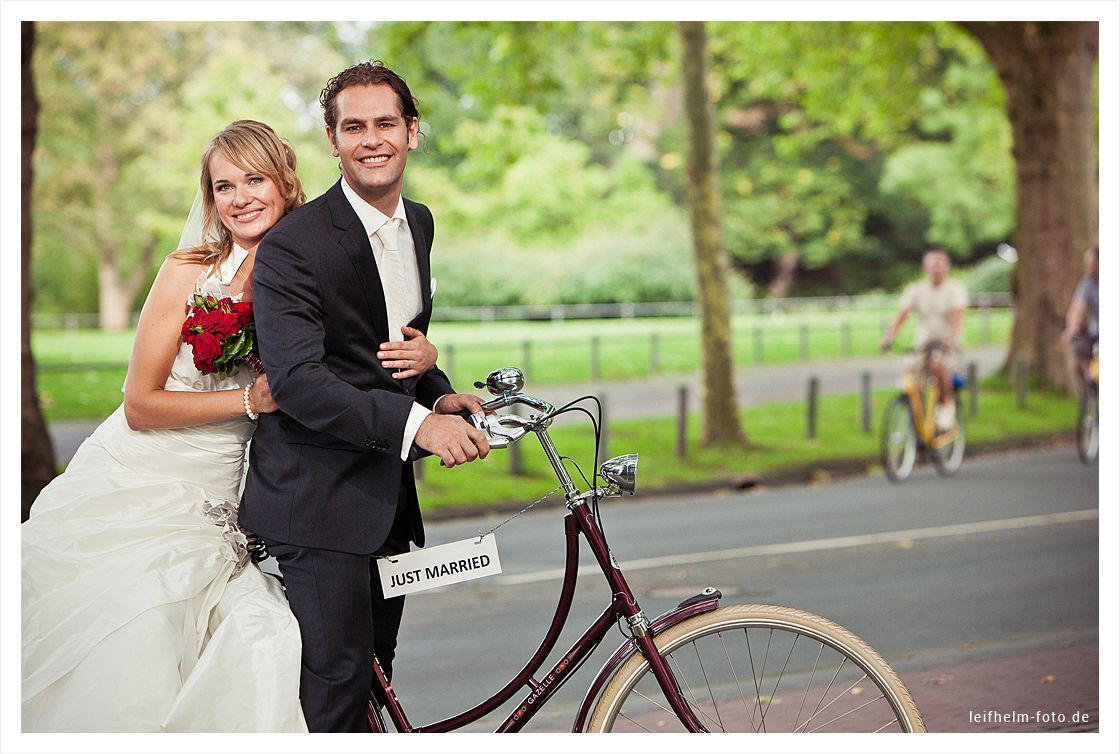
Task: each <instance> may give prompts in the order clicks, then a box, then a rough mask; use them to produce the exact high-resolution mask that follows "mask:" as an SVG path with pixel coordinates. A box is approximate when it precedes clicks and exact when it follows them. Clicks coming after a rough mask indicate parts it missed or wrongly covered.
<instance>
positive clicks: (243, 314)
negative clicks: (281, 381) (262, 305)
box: [182, 293, 264, 377]
mask: <svg viewBox="0 0 1120 754" xmlns="http://www.w3.org/2000/svg"><path fill="white" fill-rule="evenodd" d="M190 303H191V312H190V315H189V316H188V317H187V319H186V321H185V322H183V329H182V335H183V342H184V343H189V344H190V345H191V348H192V349H193V350H194V365H195V367H196V368H197V369H198V371H200V372H202V373H203V374H215V373H217V374H218V376H219V377H228V376H229V375H231V374H232V373H233V370H234V369H236V368H237V366H238V365H239V364H241V363H242V362H245V363H247V364H248V365H249V366H250V367H252V368H253V369H255V370H256V371H257V372H258V373H259V372H263V371H264V368H263V365H262V364H261V361H260V359H259V358H258V357H257V354H256V345H257V338H256V329H255V328H254V327H253V304H252V303H251V302H248V301H246V302H244V303H242V302H235V301H234V300H233V299H232V298H230V297H228V296H226V297H224V298H218V297H216V296H203V295H202V294H200V293H196V294H195V295H194V296H193V297H192V298H191V302H190Z"/></svg>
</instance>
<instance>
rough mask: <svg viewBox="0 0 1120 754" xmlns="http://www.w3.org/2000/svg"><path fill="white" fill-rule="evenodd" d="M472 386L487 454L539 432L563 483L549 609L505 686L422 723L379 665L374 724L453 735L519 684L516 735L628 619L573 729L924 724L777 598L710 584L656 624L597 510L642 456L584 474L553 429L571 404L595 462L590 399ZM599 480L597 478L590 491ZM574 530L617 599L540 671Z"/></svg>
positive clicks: (561, 611)
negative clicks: (740, 599)
mask: <svg viewBox="0 0 1120 754" xmlns="http://www.w3.org/2000/svg"><path fill="white" fill-rule="evenodd" d="M475 385H476V387H479V388H483V387H485V388H486V389H487V390H489V392H490V393H491V394H492V395H495V396H497V397H495V398H494V399H492V400H490V401H488V402H487V403H485V404H483V407H484V410H485V412H487V413H484V412H479V413H477V414H474V415H473V416H472V417H471V421H472V422H473V423H474V425H475V426H476V427H478V428H480V429H482V430H483V431H485V432H486V433H487V435H488V437H489V440H490V445H491V448H495V449H497V448H505V447H509V446H511V445H513V444H514V443H516V442H518V441H520V440H521V439H523V438H524V437H526V436H527V435H529V434H534V435H536V436H537V439H538V440H539V441H540V445H541V448H542V450H543V452H544V454H545V455H546V456H547V458H548V460H549V462H550V465H551V467H552V470H553V471H554V472H555V474H556V477H557V479H558V481H559V483H560V484H559V487H558V488H557V489H556V490H554V491H553V492H554V493H555V492H559V491H561V490H562V491H563V495H564V500H565V505H566V508H567V514H566V515H565V516H564V534H565V540H566V551H565V567H564V578H563V585H562V587H561V592H560V597H559V600H558V602H557V606H556V611H555V613H554V615H553V618H552V622H551V624H550V626H549V628H548V630H547V632H546V634H545V636H544V638H543V639H542V641H541V643H540V645H539V647H538V648H537V650H536V651H535V652H534V653H533V655H532V656H531V657H530V659H529V660H528V661H527V662H526V663H525V664H524V666H523V667H522V668H521V670H520V671H518V673H517V674H516V675H515V677H514V678H513V679H512V680H510V681H509V682H508V683H507V684H506V685H505V686H503V687H502V688H501V689H500V690H498V691H497V692H496V693H494V694H493V695H491V696H490V697H489V698H487V699H486V700H484V701H482V702H480V703H478V704H476V705H475V706H474V707H471V708H470V709H468V710H466V711H464V712H461V713H459V714H457V715H454V716H452V717H449V718H446V719H444V720H440V721H437V722H434V723H430V724H427V725H413V724H412V723H411V722H410V721H409V719H408V717H407V715H406V713H405V710H404V707H403V706H402V704H401V702H400V700H399V699H398V698H397V696H396V693H395V692H394V690H393V688H392V686H391V685H390V684H389V682H388V681H387V680H386V678H385V675H384V673H383V671H382V669H381V666H380V664H379V663H378V662H377V661H376V659H375V661H374V685H375V689H374V691H372V692H371V696H370V705H369V714H368V722H369V727H370V730H371V732H385V731H387V730H388V728H387V726H386V720H385V716H386V715H387V716H388V719H389V720H390V721H391V722H392V723H393V726H394V728H395V729H396V730H397V731H399V732H414V733H431V732H448V731H453V730H456V729H459V728H462V727H464V726H466V725H469V724H471V723H473V722H476V721H478V720H479V719H481V718H482V717H484V716H485V715H487V714H489V713H491V712H493V711H494V710H496V709H498V708H499V707H500V706H502V705H504V704H506V703H507V702H509V701H510V700H511V699H513V698H514V697H515V696H516V695H517V693H518V691H519V690H520V689H522V688H525V689H527V693H526V694H525V695H524V696H523V697H522V698H521V701H520V702H519V703H518V704H517V705H516V707H514V708H513V711H512V712H510V713H509V715H508V716H507V717H506V718H505V720H504V722H502V723H501V725H499V726H498V728H497V732H517V731H520V730H521V729H522V728H523V727H524V726H525V725H526V723H528V722H529V720H530V719H532V718H533V716H534V715H535V714H536V713H537V712H538V711H539V710H540V709H541V707H543V706H544V705H545V704H546V703H547V702H548V700H549V699H550V698H551V697H552V695H553V694H554V693H555V692H556V691H557V690H558V689H559V688H560V687H562V686H563V685H564V684H565V683H566V682H567V681H568V680H569V679H570V678H571V677H572V676H573V674H574V673H575V671H576V670H577V669H579V668H580V667H581V666H582V665H583V663H584V662H585V661H586V660H587V659H588V657H590V655H591V653H592V652H593V651H594V650H595V649H596V648H597V647H598V646H599V645H600V644H601V643H602V641H603V639H604V638H605V637H606V635H607V633H608V632H609V630H610V629H611V627H612V625H614V624H616V623H618V624H620V625H622V626H624V627H625V628H624V630H625V631H626V632H627V633H628V634H629V637H630V638H628V639H627V640H625V641H624V642H623V644H622V645H621V646H619V647H618V648H617V649H616V650H615V652H614V653H613V654H612V655H611V656H610V658H609V659H608V660H607V661H606V662H605V663H604V664H603V666H602V667H601V668H600V670H599V671H598V673H597V674H596V675H595V677H594V679H593V680H592V682H591V684H590V686H589V687H588V690H587V692H586V694H585V695H584V699H583V703H582V704H581V705H580V707H579V709H578V712H577V713H576V717H575V720H574V722H573V725H572V731H573V732H607V731H619V730H635V731H673V730H684V731H692V732H708V731H728V730H744V731H754V732H766V731H773V730H785V731H791V732H792V731H796V732H809V731H818V730H825V731H834V730H862V731H882V730H895V731H905V732H922V731H924V730H925V725H924V723H923V721H922V716H921V713H920V712H919V711H918V708H917V706H916V705H915V703H914V700H913V698H912V697H911V695H910V692H909V691H908V690H907V689H906V687H905V686H904V685H903V683H902V681H901V680H899V678H898V675H897V674H896V673H895V672H894V670H893V669H892V668H891V667H890V666H889V665H888V664H887V663H886V661H885V660H883V658H882V657H881V656H880V655H879V654H878V653H877V652H875V650H874V649H872V648H871V647H870V646H869V645H867V644H866V643H865V642H864V641H863V640H861V639H860V638H858V637H857V636H856V635H855V634H853V633H851V632H850V631H848V630H847V629H845V628H843V627H841V626H839V625H837V624H836V623H833V622H831V621H829V620H827V619H825V618H821V617H819V616H816V615H813V614H811V613H807V612H804V611H801V610H796V609H793V608H788V607H779V606H773V605H731V606H721V605H720V600H721V598H722V595H721V593H720V592H719V590H717V589H714V588H711V587H709V588H706V589H704V590H703V591H701V592H700V593H698V594H696V595H694V596H692V597H690V598H688V599H686V600H684V601H683V602H681V603H680V604H679V605H677V606H676V607H675V608H673V609H671V610H669V611H667V612H666V613H664V614H663V615H660V616H658V617H656V618H654V619H652V620H651V619H650V618H649V617H648V616H647V615H646V613H645V612H644V611H643V610H642V608H641V607H640V605H639V604H638V602H637V600H636V598H635V596H634V593H633V592H632V591H631V589H630V587H629V586H628V585H627V582H626V579H625V577H624V576H623V573H622V570H621V569H620V567H619V566H618V564H617V562H616V561H615V559H614V557H613V555H612V553H611V550H610V547H609V545H608V544H607V540H606V536H605V534H604V532H603V528H602V526H601V518H600V511H599V503H600V501H601V500H603V499H605V498H609V497H619V496H622V495H623V494H631V495H632V494H634V492H635V490H636V483H637V462H638V457H637V455H635V454H627V455H622V456H618V457H615V458H612V459H610V460H608V461H605V462H604V463H603V464H601V465H598V469H597V471H595V472H594V473H593V475H592V479H591V481H588V480H587V478H586V476H584V475H583V472H582V471H581V470H580V469H579V466H578V464H576V462H575V461H574V460H573V459H570V458H567V457H565V456H562V455H560V453H559V452H558V451H557V449H556V447H555V446H554V445H553V443H552V440H551V439H550V437H549V434H548V427H549V426H550V424H551V423H552V421H553V419H554V418H555V417H557V416H559V415H561V414H564V413H568V412H573V411H578V412H583V413H585V414H587V415H588V417H589V418H590V419H591V420H592V422H593V425H594V429H595V437H596V443H595V447H596V450H595V454H596V458H595V462H596V464H598V448H599V439H600V430H601V427H600V424H599V422H598V421H596V419H595V416H593V415H592V414H591V412H590V411H589V410H588V409H587V408H584V407H582V406H579V405H577V404H579V403H581V402H583V401H586V400H591V401H596V402H597V399H596V398H594V396H585V397H583V398H579V399H576V400H574V401H571V402H569V403H567V404H565V405H563V406H561V407H559V408H554V407H553V406H552V405H551V404H549V403H547V402H545V401H542V400H540V399H537V398H533V397H532V396H529V395H525V394H523V393H522V392H521V390H522V388H523V386H524V377H523V375H522V373H521V372H520V371H519V370H517V369H513V368H506V369H499V370H496V371H494V372H491V373H490V375H489V376H488V377H487V379H486V381H485V383H481V382H479V383H475ZM514 404H521V405H525V406H527V407H528V408H529V409H530V411H531V412H533V413H530V415H529V416H528V417H522V416H520V415H518V414H516V413H506V414H499V413H496V412H497V410H499V409H502V408H506V407H509V406H512V405H514ZM599 418H600V419H601V406H600V407H599ZM565 462H568V463H571V464H572V465H573V466H574V467H575V469H576V471H577V472H579V476H580V477H582V479H583V481H584V483H585V484H586V485H587V486H588V489H587V490H585V491H580V489H579V488H577V487H576V485H575V483H574V482H573V480H572V477H571V475H570V474H569V472H568V469H567V466H566V465H565ZM600 476H601V477H602V481H603V483H604V484H603V486H599V477H600ZM551 494H553V493H549V495H551ZM549 495H545V497H543V498H540V499H539V500H538V501H537V503H539V502H541V501H543V500H544V499H546V498H547V497H549ZM535 504H536V503H533V505H535ZM529 507H532V505H530V506H529ZM526 510H527V508H526ZM581 537H582V539H584V540H586V542H587V544H588V545H589V546H590V548H591V551H592V552H593V553H594V555H595V559H596V561H597V563H598V565H599V568H600V570H601V571H602V573H603V576H604V577H605V578H606V580H607V582H608V584H609V585H610V588H611V593H612V595H613V597H612V599H611V602H610V604H609V605H607V607H606V608H605V609H604V610H603V612H602V614H601V615H600V616H599V617H598V618H597V619H596V620H595V621H594V622H593V623H592V624H591V625H590V626H589V627H588V628H587V630H586V631H585V632H584V633H583V635H582V636H580V637H579V638H578V639H577V640H576V641H575V643H574V644H573V645H572V646H571V647H570V648H569V649H568V650H567V651H566V652H565V653H564V654H563V656H562V657H561V658H560V660H559V661H558V662H556V663H555V664H554V665H553V666H552V667H551V669H549V670H548V672H547V673H543V674H540V673H539V671H540V670H541V669H542V667H543V666H544V663H545V661H546V659H547V657H548V656H549V654H550V653H551V652H552V650H553V649H554V648H555V646H556V643H557V641H558V639H559V637H560V634H561V631H562V630H563V628H564V625H565V623H566V621H567V618H568V613H569V609H570V607H571V605H572V602H573V599H574V595H575V588H576V575H577V567H578V561H579V549H580V539H581ZM794 683H796V688H793V685H794ZM382 706H383V707H384V714H383V713H382Z"/></svg>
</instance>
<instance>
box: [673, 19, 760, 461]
mask: <svg viewBox="0 0 1120 754" xmlns="http://www.w3.org/2000/svg"><path fill="white" fill-rule="evenodd" d="M678 30H679V32H680V40H681V51H680V56H681V72H682V81H683V83H684V103H685V123H686V128H687V132H688V175H687V181H686V184H687V190H686V202H687V204H688V216H689V221H690V222H691V225H692V244H693V247H694V249H695V251H696V276H697V283H698V293H699V297H700V328H701V346H702V348H703V352H704V359H703V362H704V379H703V385H704V387H703V391H704V396H703V403H704V409H703V422H702V424H701V430H700V441H701V443H702V444H704V445H713V444H726V443H740V444H745V443H746V435H745V434H744V432H743V428H742V425H741V424H740V420H739V407H738V402H737V401H736V398H735V362H734V361H733V359H732V357H731V306H730V301H729V295H728V290H727V278H728V276H729V275H730V274H731V266H730V264H729V263H728V260H727V253H726V251H725V250H724V248H723V225H722V215H721V212H720V200H719V167H718V165H717V163H716V156H715V148H714V141H715V138H714V125H713V120H714V119H713V114H712V103H711V99H710V98H709V96H708V82H707V80H706V76H707V73H708V51H707V33H706V31H705V29H704V23H703V22H697V21H684V22H681V23H680V24H679V26H678Z"/></svg>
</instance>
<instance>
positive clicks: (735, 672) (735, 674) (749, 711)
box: [719, 633, 754, 727]
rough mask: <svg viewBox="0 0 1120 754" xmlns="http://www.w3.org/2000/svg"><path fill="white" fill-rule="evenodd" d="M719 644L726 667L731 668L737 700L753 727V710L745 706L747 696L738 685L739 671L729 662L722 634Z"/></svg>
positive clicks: (729, 656) (728, 653)
mask: <svg viewBox="0 0 1120 754" xmlns="http://www.w3.org/2000/svg"><path fill="white" fill-rule="evenodd" d="M719 643H720V646H722V647H723V654H724V656H725V657H726V658H727V665H728V667H730V668H731V677H732V678H734V679H735V688H736V689H737V690H738V691H739V698H740V699H742V700H743V711H745V712H746V713H747V715H748V716H749V717H750V721H751V726H752V727H753V726H754V710H753V709H751V707H750V705H748V704H747V696H746V694H744V693H743V687H742V685H741V684H740V683H739V671H738V670H736V669H735V663H734V662H733V661H732V660H731V653H730V652H729V651H727V643H726V642H724V640H723V634H722V633H720V634H719Z"/></svg>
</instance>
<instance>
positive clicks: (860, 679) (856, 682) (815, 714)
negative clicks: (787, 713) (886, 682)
mask: <svg viewBox="0 0 1120 754" xmlns="http://www.w3.org/2000/svg"><path fill="white" fill-rule="evenodd" d="M844 661H845V662H847V658H845V660H844ZM865 680H867V675H866V674H864V675H863V676H862V677H860V678H857V679H856V680H855V681H853V682H852V683H851V685H849V686H848V688H846V689H844V690H843V691H841V692H839V693H837V694H836V696H834V697H832V700H831V701H829V703H828V704H826V705H824V706H823V707H821V708H820V709H819V710H817V711H816V712H814V713H813V716H812V717H810V718H809V719H808V720H806V721H805V725H808V724H809V723H810V722H812V721H813V718H815V717H816V716H817V715H819V714H820V713H821V712H824V711H825V710H826V709H828V708H829V707H831V706H832V705H833V704H835V703H836V701H837V700H838V699H843V698H844V695H845V694H847V693H848V692H850V691H851V690H852V689H854V688H855V687H856V686H858V685H859V684H860V683H862V682H863V681H865ZM829 686H830V687H831V684H829ZM826 691H827V690H826ZM821 701H824V697H821ZM872 701H877V700H874V699H873V700H872ZM857 709H858V708H857ZM850 712H851V710H850V711H849V712H845V713H844V715H847V714H849V713H850ZM844 715H840V716H839V717H836V718H834V719H833V720H831V721H829V722H828V723H825V725H829V724H831V723H832V722H834V721H835V720H839V719H840V718H841V717H844ZM821 727H823V726H818V727H817V728H814V730H820V728H821ZM811 732H812V731H810V733H811Z"/></svg>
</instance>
